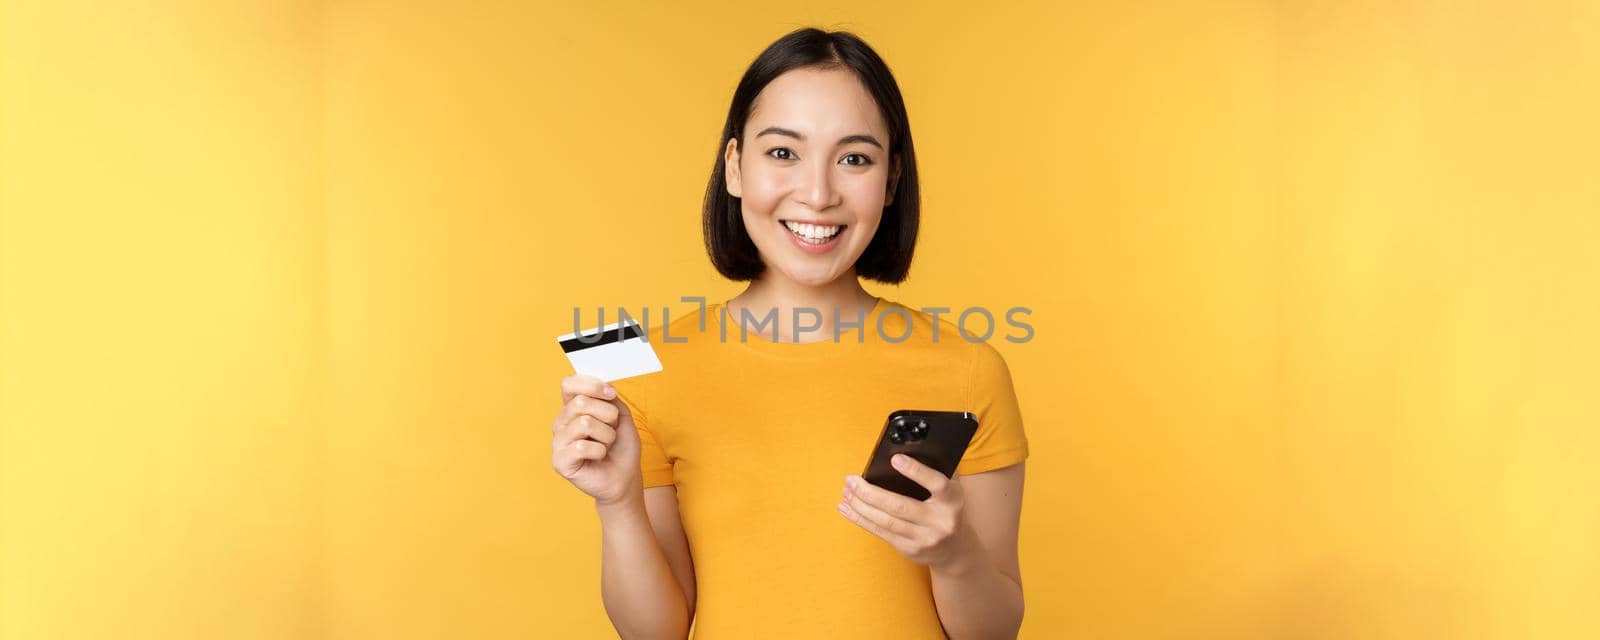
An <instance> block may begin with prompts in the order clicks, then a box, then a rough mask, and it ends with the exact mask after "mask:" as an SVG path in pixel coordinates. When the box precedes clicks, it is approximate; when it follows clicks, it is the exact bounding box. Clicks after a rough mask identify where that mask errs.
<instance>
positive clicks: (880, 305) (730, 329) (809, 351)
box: [716, 296, 893, 358]
mask: <svg viewBox="0 0 1600 640" xmlns="http://www.w3.org/2000/svg"><path fill="white" fill-rule="evenodd" d="M876 298H877V302H875V303H873V305H872V309H871V310H870V311H868V312H867V314H866V317H865V318H863V319H862V321H861V327H860V328H859V329H858V328H857V327H854V326H851V327H848V328H846V329H844V330H842V331H838V341H837V342H836V341H835V340H834V336H833V335H826V336H825V337H823V338H822V339H821V340H812V341H810V342H788V341H782V342H774V341H772V340H768V339H766V338H764V337H762V336H761V334H759V333H756V332H755V331H747V332H746V333H745V339H744V341H742V342H741V341H740V340H739V337H740V333H739V319H738V318H737V317H736V316H735V315H734V314H733V312H731V311H728V303H727V301H726V300H724V301H722V302H719V303H717V308H716V313H717V315H718V316H719V317H721V318H722V320H723V322H726V323H727V340H726V341H727V342H728V343H729V344H732V345H735V346H736V347H737V348H744V349H748V350H751V351H758V352H761V353H766V354H770V355H775V356H784V357H795V358H816V357H827V356H828V355H829V354H837V353H845V352H848V351H850V350H852V349H853V348H855V347H859V346H862V345H863V344H865V343H867V342H870V341H872V336H873V335H874V333H873V332H875V331H876V330H877V329H876V327H877V326H878V318H879V317H880V316H882V315H883V313H884V310H886V309H888V308H889V305H891V304H893V303H892V302H890V301H889V299H888V298H885V297H883V296H876ZM839 319H840V320H841V321H846V322H847V321H849V320H851V319H852V318H851V317H850V315H849V314H846V313H840V314H839ZM791 320H792V318H791ZM812 335H814V334H809V333H808V334H807V337H811V336H812Z"/></svg>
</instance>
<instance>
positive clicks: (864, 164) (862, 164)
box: [844, 153, 872, 167]
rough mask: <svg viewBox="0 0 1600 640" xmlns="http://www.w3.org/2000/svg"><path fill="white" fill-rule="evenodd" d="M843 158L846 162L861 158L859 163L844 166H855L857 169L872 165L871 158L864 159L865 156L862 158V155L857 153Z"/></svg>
mask: <svg viewBox="0 0 1600 640" xmlns="http://www.w3.org/2000/svg"><path fill="white" fill-rule="evenodd" d="M844 158H845V159H846V160H849V159H850V158H861V162H855V163H850V162H846V163H845V164H850V165H854V166H857V167H864V166H867V165H869V164H872V158H868V157H866V156H864V155H862V154H859V153H852V154H850V155H847V156H845V157H844Z"/></svg>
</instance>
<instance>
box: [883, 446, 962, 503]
mask: <svg viewBox="0 0 1600 640" xmlns="http://www.w3.org/2000/svg"><path fill="white" fill-rule="evenodd" d="M889 464H890V465H892V466H894V468H895V471H899V472H900V475H903V476H905V477H907V478H910V479H911V481H912V482H915V483H917V484H920V485H922V488H924V489H927V490H928V492H929V493H932V494H935V495H937V494H939V493H942V492H943V491H944V487H945V485H946V484H949V482H950V479H949V478H946V477H945V475H944V474H942V473H939V470H938V469H934V468H933V467H930V466H928V465H925V464H922V463H921V462H918V461H917V460H916V459H915V458H912V457H911V456H908V455H906V454H903V453H897V454H894V457H893V458H890V459H889Z"/></svg>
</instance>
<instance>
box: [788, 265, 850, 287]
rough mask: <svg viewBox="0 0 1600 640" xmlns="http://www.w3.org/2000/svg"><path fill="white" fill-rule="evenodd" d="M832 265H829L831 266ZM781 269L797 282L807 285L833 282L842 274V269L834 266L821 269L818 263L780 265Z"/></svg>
mask: <svg viewBox="0 0 1600 640" xmlns="http://www.w3.org/2000/svg"><path fill="white" fill-rule="evenodd" d="M831 266H832V265H829V267H831ZM779 270H780V271H782V272H783V275H784V276H785V277H787V278H789V279H790V280H791V281H793V282H794V283H795V284H798V285H802V286H807V287H820V286H823V285H827V284H831V283H832V282H833V281H835V280H838V279H839V276H840V275H842V270H839V269H833V268H826V269H819V268H817V265H785V266H783V267H780V268H779Z"/></svg>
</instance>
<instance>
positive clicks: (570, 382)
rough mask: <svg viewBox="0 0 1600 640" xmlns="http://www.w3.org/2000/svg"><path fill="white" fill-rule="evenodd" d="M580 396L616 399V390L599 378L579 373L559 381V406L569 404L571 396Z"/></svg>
mask: <svg viewBox="0 0 1600 640" xmlns="http://www.w3.org/2000/svg"><path fill="white" fill-rule="evenodd" d="M580 395H583V396H593V397H596V398H602V399H606V400H610V399H612V398H615V397H617V390H616V388H615V387H612V386H611V385H609V384H606V383H605V381H603V380H601V379H599V378H596V377H594V376H590V375H584V374H581V373H577V374H573V375H570V376H567V377H565V378H562V379H561V404H563V405H566V404H569V403H571V402H572V398H573V396H580Z"/></svg>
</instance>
